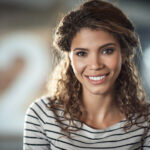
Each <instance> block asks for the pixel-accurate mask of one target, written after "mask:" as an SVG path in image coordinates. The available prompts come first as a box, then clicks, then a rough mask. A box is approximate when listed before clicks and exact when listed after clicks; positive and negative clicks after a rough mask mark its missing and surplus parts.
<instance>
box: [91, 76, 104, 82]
mask: <svg viewBox="0 0 150 150" xmlns="http://www.w3.org/2000/svg"><path fill="white" fill-rule="evenodd" d="M105 77H106V75H104V76H97V77H92V76H89V77H88V78H89V79H90V80H94V81H98V80H102V79H104V78H105Z"/></svg>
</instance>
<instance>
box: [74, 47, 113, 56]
mask: <svg viewBox="0 0 150 150" xmlns="http://www.w3.org/2000/svg"><path fill="white" fill-rule="evenodd" d="M113 52H114V48H107V49H104V50H102V54H104V55H110V54H112V53H113ZM76 55H77V56H79V57H84V56H86V55H87V53H86V52H84V51H79V52H76Z"/></svg>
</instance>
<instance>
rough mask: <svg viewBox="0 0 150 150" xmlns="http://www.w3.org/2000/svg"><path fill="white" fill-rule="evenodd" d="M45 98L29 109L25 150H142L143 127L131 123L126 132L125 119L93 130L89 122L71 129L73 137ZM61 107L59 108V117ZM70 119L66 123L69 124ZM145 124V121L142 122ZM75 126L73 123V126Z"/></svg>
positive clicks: (148, 139) (148, 145)
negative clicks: (66, 131) (66, 132)
mask: <svg viewBox="0 0 150 150" xmlns="http://www.w3.org/2000/svg"><path fill="white" fill-rule="evenodd" d="M47 104H49V101H48V99H47V98H46V97H42V98H40V99H38V100H36V101H35V102H33V103H32V104H31V105H30V107H29V108H28V110H27V112H26V116H25V124H24V144H23V149H24V150H60V149H61V150H83V149H86V150H96V149H97V150H140V149H141V148H140V147H141V138H142V135H143V132H144V129H143V128H140V127H137V126H135V125H134V126H132V128H131V129H130V130H127V131H126V132H125V131H124V130H123V126H124V124H125V123H126V120H125V119H124V120H122V121H120V122H118V123H116V124H114V125H112V126H110V127H108V128H106V129H93V128H91V127H89V126H87V125H86V124H83V127H82V128H80V130H78V131H71V137H72V138H71V139H69V138H67V137H66V136H65V133H64V132H63V131H62V130H61V128H60V126H59V124H58V123H56V119H55V116H54V114H53V112H52V111H51V110H49V109H48V108H47V107H46V105H47ZM61 112H62V110H59V116H60V117H63V116H62V115H61ZM67 123H68V122H67V121H64V122H63V125H64V126H67ZM140 123H141V124H143V125H144V124H145V122H142V121H141V122H140ZM71 127H72V128H75V127H74V126H71ZM143 149H144V150H149V149H150V133H149V132H148V134H147V135H146V136H145V139H144V144H143Z"/></svg>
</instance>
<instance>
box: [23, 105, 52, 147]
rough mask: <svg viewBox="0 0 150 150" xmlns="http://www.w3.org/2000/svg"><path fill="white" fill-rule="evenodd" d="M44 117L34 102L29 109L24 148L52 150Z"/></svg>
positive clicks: (25, 126) (26, 117) (25, 125)
mask: <svg viewBox="0 0 150 150" xmlns="http://www.w3.org/2000/svg"><path fill="white" fill-rule="evenodd" d="M43 125H44V119H43V118H42V116H40V112H38V109H37V107H36V104H35V103H33V104H32V105H31V106H30V107H29V108H28V110H27V112H26V116H25V124H24V138H23V150H50V142H49V141H48V139H47V137H46V134H45V131H44V128H43Z"/></svg>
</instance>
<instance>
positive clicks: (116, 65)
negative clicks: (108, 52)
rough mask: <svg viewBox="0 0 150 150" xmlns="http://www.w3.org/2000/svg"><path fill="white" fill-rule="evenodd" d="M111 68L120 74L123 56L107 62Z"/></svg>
mask: <svg viewBox="0 0 150 150" xmlns="http://www.w3.org/2000/svg"><path fill="white" fill-rule="evenodd" d="M107 64H108V66H109V68H110V69H111V70H113V71H115V72H120V69H121V66H122V58H121V56H116V57H114V58H112V59H111V60H108V61H107Z"/></svg>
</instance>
